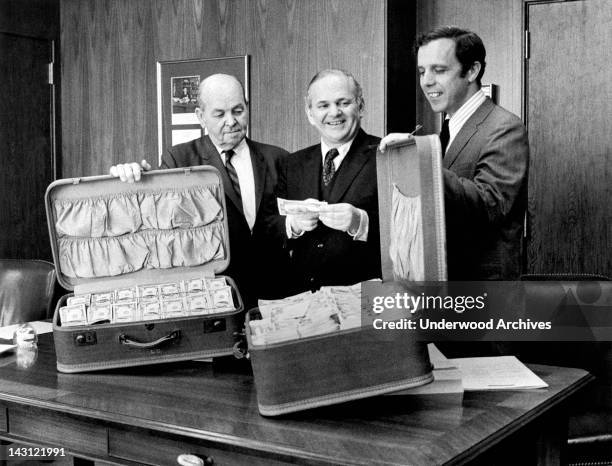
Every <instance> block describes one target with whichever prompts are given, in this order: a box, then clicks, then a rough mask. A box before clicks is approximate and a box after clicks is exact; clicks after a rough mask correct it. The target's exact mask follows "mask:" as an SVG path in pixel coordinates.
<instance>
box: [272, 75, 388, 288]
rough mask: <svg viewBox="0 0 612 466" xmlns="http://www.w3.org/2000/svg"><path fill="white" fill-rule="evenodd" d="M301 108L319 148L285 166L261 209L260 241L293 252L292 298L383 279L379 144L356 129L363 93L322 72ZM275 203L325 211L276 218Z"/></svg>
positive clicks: (345, 78)
mask: <svg viewBox="0 0 612 466" xmlns="http://www.w3.org/2000/svg"><path fill="white" fill-rule="evenodd" d="M305 104H306V105H305V110H306V116H307V118H308V121H309V122H310V124H311V125H312V126H313V127H314V128H315V129H316V130H317V132H318V133H319V136H320V139H321V142H320V143H319V144H316V145H314V146H311V147H308V148H306V149H303V150H301V151H298V152H296V153H294V154H291V155H289V157H287V158H285V159H284V160H283V163H282V166H281V170H280V171H279V176H278V185H277V190H276V196H272V197H270V198H269V199H268V202H267V203H266V213H267V215H268V217H267V221H266V231H265V234H267V235H271V236H273V237H275V238H277V239H278V240H279V241H281V242H282V243H284V244H285V247H286V248H287V250H288V251H290V256H291V260H290V267H291V277H292V280H293V283H294V287H293V289H292V290H291V291H292V292H299V291H304V290H315V289H318V288H319V287H321V286H323V285H350V284H353V283H356V282H359V281H362V280H367V279H370V278H375V277H379V276H380V251H379V248H380V240H379V231H378V192H377V187H376V153H375V150H374V148H375V147H376V145H377V144H378V142H379V138H376V137H374V136H370V135H368V134H366V133H365V132H364V131H363V130H362V129H361V118H362V115H363V110H364V99H363V93H362V91H361V86H360V85H359V83H358V82H357V80H356V79H355V78H354V77H353V76H352V75H351V74H349V73H347V72H345V71H342V70H337V69H331V70H324V71H321V72H319V73H317V74H316V75H315V76H314V77H313V78H312V80H311V81H310V83H309V85H308V89H307V93H306V99H305ZM277 197H280V198H283V199H289V200H305V199H317V200H320V201H326V202H327V205H324V206H323V207H321V208H320V210H317V211H316V212H310V213H300V214H289V215H286V216H281V215H279V212H278V209H277V206H276V198H277Z"/></svg>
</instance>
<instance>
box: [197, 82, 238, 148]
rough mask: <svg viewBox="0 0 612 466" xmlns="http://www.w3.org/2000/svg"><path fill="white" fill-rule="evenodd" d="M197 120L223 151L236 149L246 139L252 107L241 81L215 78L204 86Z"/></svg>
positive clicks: (200, 93) (204, 83)
mask: <svg viewBox="0 0 612 466" xmlns="http://www.w3.org/2000/svg"><path fill="white" fill-rule="evenodd" d="M198 106H199V108H196V111H195V112H196V116H197V117H198V120H199V121H200V125H202V128H205V129H206V130H207V131H208V135H209V137H210V139H211V140H212V142H213V143H214V144H215V145H216V146H217V147H219V148H221V149H222V150H229V149H233V148H234V147H236V146H237V145H238V144H239V143H240V142H241V141H242V140H243V139H244V137H245V136H246V132H247V127H248V124H249V107H248V104H247V102H246V99H245V96H244V88H243V87H242V84H240V81H238V80H237V79H236V78H235V77H234V76H231V75H229V74H213V75H211V76H209V77H207V78H206V79H204V80H203V81H202V82H201V83H200V90H199V93H198Z"/></svg>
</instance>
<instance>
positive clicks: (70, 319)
mask: <svg viewBox="0 0 612 466" xmlns="http://www.w3.org/2000/svg"><path fill="white" fill-rule="evenodd" d="M66 304H67V305H66V306H63V307H61V308H60V318H61V324H62V326H66V327H68V326H76V325H91V324H102V323H125V322H140V321H147V320H158V319H169V318H176V317H181V316H190V315H202V314H215V313H221V312H228V311H233V310H235V309H236V305H235V304H234V298H233V295H232V288H231V286H229V285H228V283H227V280H226V279H225V278H224V277H202V278H191V279H189V280H181V281H177V282H169V283H160V284H147V285H138V286H132V287H125V288H118V289H116V290H112V291H107V292H101V293H100V292H99V293H93V294H92V293H87V294H79V295H75V296H70V297H69V298H68V299H67V302H66Z"/></svg>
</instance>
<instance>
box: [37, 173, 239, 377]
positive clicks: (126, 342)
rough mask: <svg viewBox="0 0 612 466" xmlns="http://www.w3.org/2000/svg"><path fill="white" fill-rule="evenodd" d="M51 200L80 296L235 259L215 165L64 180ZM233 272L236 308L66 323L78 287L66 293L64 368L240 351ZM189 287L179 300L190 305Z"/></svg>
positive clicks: (66, 282)
mask: <svg viewBox="0 0 612 466" xmlns="http://www.w3.org/2000/svg"><path fill="white" fill-rule="evenodd" d="M45 202H46V207H47V219H48V225H49V234H50V237H51V244H52V250H53V258H54V262H55V267H56V270H57V276H58V280H59V282H60V284H61V285H62V286H63V287H64V288H66V289H69V290H74V294H75V295H82V294H88V293H94V294H95V293H104V292H110V291H112V290H117V289H123V288H126V287H138V286H144V285H154V286H158V285H160V284H166V283H178V282H180V281H189V280H192V279H199V278H212V277H219V275H217V274H219V273H220V272H222V271H223V270H225V268H226V267H227V265H228V263H229V260H230V251H229V244H228V234H227V219H226V215H225V212H226V210H225V195H224V193H223V186H222V183H221V179H220V175H219V172H218V171H217V170H216V169H215V168H213V167H204V166H203V167H190V168H180V169H172V170H157V171H151V172H148V173H144V174H143V176H142V180H141V181H140V182H138V183H133V184H128V183H122V182H121V181H119V180H118V179H117V178H113V177H110V176H94V177H85V178H74V179H64V180H58V181H55V182H53V183H52V184H51V185H50V186H49V187H48V189H47V192H46V195H45ZM225 278H226V282H227V284H228V285H229V286H230V287H231V294H232V297H233V301H234V308H235V309H233V310H226V311H222V312H216V311H213V312H212V313H210V314H203V315H181V316H179V317H172V318H161V319H160V318H158V319H154V320H146V321H145V320H138V321H133V322H121V323H111V322H103V323H100V324H86V325H76V326H66V325H62V319H61V316H60V311H59V309H60V308H61V307H62V306H65V305H66V302H67V300H68V298H69V297H70V296H72V294H71V295H67V296H64V297H62V298H61V299H60V301H59V303H58V305H57V308H56V310H55V314H54V316H53V337H54V340H55V348H56V353H57V369H58V370H59V371H60V372H83V371H92V370H99V369H110V368H120V367H129V366H139V365H145V364H157V363H165V362H171V361H181V360H188V359H199V358H210V357H214V356H223V355H230V354H232V352H233V347H234V345H235V344H236V343H237V338H238V334H239V332H240V331H241V328H242V324H243V318H244V316H243V312H242V311H243V304H242V299H241V297H240V293H239V291H238V289H237V288H236V286H235V283H234V282H233V281H232V279H231V278H230V277H225ZM181 291H183V292H185V290H184V289H182V290H181ZM186 295H187V293H186V292H185V296H183V295H180V297H178V298H177V299H183V298H185V301H183V303H184V305H185V306H186V305H187V304H186V303H187V302H188V301H186V300H187V299H190V298H187V297H186ZM137 306H138V305H137ZM160 306H162V304H161V301H160ZM160 317H161V316H160Z"/></svg>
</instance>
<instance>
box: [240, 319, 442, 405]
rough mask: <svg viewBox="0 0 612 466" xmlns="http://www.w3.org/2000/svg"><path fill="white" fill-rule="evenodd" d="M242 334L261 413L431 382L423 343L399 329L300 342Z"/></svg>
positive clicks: (358, 331) (366, 330) (338, 334)
mask: <svg viewBox="0 0 612 466" xmlns="http://www.w3.org/2000/svg"><path fill="white" fill-rule="evenodd" d="M257 313H258V311H257V310H251V311H249V313H248V314H247V317H246V320H247V322H246V335H247V342H248V346H249V356H250V359H251V365H252V366H253V376H254V378H255V387H256V389H257V406H258V408H259V412H260V413H261V414H262V415H264V416H278V415H281V414H287V413H291V412H295V411H302V410H305V409H310V408H315V407H320V406H328V405H332V404H337V403H343V402H345V401H350V400H357V399H361V398H367V397H370V396H376V395H382V394H385V393H390V392H394V391H399V390H404V389H407V388H412V387H416V386H419V385H424V384H426V383H429V382H431V381H433V374H432V369H433V367H432V366H431V363H430V362H429V354H428V353H427V345H426V344H425V343H423V342H419V341H416V340H414V339H412V338H410V337H409V335H406V334H405V333H404V332H396V333H395V334H394V335H390V334H389V333H385V332H380V331H376V330H374V329H372V328H356V329H350V330H344V331H339V332H335V333H329V334H324V335H318V336H313V337H309V338H304V339H301V340H294V341H289V342H283V343H277V344H271V345H263V346H256V345H253V341H252V337H251V333H250V328H249V321H250V319H252V318H258V317H260V316H258V315H257Z"/></svg>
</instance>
